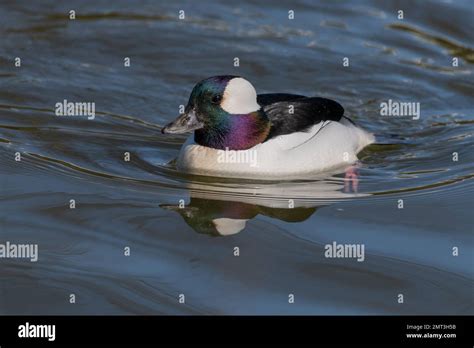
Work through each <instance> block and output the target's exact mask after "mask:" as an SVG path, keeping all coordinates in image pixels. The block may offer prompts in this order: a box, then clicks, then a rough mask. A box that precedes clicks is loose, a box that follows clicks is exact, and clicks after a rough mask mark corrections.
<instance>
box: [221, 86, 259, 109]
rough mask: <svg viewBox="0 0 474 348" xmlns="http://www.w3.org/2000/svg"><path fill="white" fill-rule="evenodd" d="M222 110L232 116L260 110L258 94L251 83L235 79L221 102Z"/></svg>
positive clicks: (227, 88) (227, 87) (225, 91)
mask: <svg viewBox="0 0 474 348" xmlns="http://www.w3.org/2000/svg"><path fill="white" fill-rule="evenodd" d="M221 108H222V109H224V110H225V111H227V112H228V113H230V114H248V113H250V112H254V111H257V110H258V109H260V105H258V104H257V92H256V91H255V88H254V87H253V86H252V84H251V83H250V82H248V81H247V80H245V79H243V78H241V77H235V78H233V79H232V80H230V81H229V83H227V86H226V88H225V90H224V95H223V98H222V101H221Z"/></svg>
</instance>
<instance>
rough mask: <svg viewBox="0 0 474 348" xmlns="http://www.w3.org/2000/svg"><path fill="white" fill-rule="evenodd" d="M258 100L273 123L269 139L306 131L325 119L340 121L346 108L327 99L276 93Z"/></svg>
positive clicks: (258, 97)
mask: <svg viewBox="0 0 474 348" xmlns="http://www.w3.org/2000/svg"><path fill="white" fill-rule="evenodd" d="M257 102H258V104H259V105H260V106H261V107H262V108H263V111H264V112H265V113H266V115H267V116H268V118H269V119H270V121H271V123H272V127H271V129H270V134H269V136H268V138H267V140H268V139H271V138H273V137H276V136H278V135H284V134H290V133H295V132H304V131H306V130H308V129H309V128H311V126H314V125H315V124H318V123H320V122H322V121H336V122H338V121H340V120H341V118H342V117H343V115H344V108H343V107H342V106H341V105H340V104H339V103H337V102H335V101H334V100H330V99H325V98H318V97H311V98H308V97H305V96H302V95H297V94H285V93H275V94H260V95H258V96H257ZM291 111H293V112H291Z"/></svg>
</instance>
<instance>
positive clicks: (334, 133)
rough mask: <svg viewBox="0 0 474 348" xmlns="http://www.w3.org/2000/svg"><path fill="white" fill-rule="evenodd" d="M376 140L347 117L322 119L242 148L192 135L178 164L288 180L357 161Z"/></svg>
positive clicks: (212, 171)
mask: <svg viewBox="0 0 474 348" xmlns="http://www.w3.org/2000/svg"><path fill="white" fill-rule="evenodd" d="M374 140H375V138H374V136H373V135H372V134H370V133H368V132H366V131H364V130H363V129H361V128H358V127H356V126H354V125H353V124H352V123H350V122H349V121H346V120H343V121H342V122H331V121H326V122H321V123H319V124H317V125H315V126H313V127H312V128H311V129H310V130H309V131H308V132H298V133H292V134H287V135H282V136H278V137H276V138H273V139H270V140H269V141H267V142H265V143H263V144H258V145H256V146H254V147H253V148H251V149H248V150H241V151H224V150H216V149H212V148H208V147H205V146H201V145H198V144H196V143H195V142H194V135H192V136H191V137H189V138H188V140H187V141H186V142H185V143H184V144H183V147H182V148H181V151H180V154H179V157H178V162H177V166H178V169H179V170H181V171H185V172H188V173H192V174H198V175H209V176H220V177H238V178H261V179H288V178H294V177H303V176H304V175H307V174H310V173H318V172H322V171H326V170H329V169H334V168H336V167H343V166H347V165H349V164H350V163H354V162H355V161H356V160H357V153H358V152H359V151H361V150H362V149H363V148H364V147H365V146H367V145H369V144H371V143H373V142H374Z"/></svg>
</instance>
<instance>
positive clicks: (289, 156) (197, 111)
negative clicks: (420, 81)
mask: <svg viewBox="0 0 474 348" xmlns="http://www.w3.org/2000/svg"><path fill="white" fill-rule="evenodd" d="M189 131H194V135H191V136H190V137H189V138H188V139H187V141H186V142H185V143H184V144H183V146H182V148H181V150H180V153H179V156H178V160H177V167H178V170H180V171H184V172H188V173H191V174H198V175H207V176H220V177H239V178H264V179H283V178H294V177H304V176H305V175H308V174H312V173H318V172H322V171H326V170H328V169H334V168H337V167H341V168H342V167H347V166H348V165H350V164H351V163H354V162H356V161H357V153H358V152H360V151H361V150H362V149H363V148H364V147H365V146H367V145H369V144H371V143H373V142H374V140H375V139H374V136H373V135H372V134H370V133H368V132H366V131H365V130H363V129H362V128H360V127H358V126H356V125H355V123H354V122H353V121H352V120H350V119H349V118H348V117H346V116H344V109H343V107H342V106H341V105H340V104H339V103H337V102H335V101H333V100H330V99H325V98H318V97H306V96H303V95H296V94H288V93H275V94H259V95H257V93H256V91H255V88H254V87H253V86H252V84H251V83H250V82H249V81H247V80H246V79H244V78H242V77H239V76H233V75H224V76H214V77H210V78H207V79H205V80H202V81H201V82H199V83H198V84H197V85H196V86H195V87H194V89H193V90H192V92H191V96H190V97H189V101H188V104H187V106H186V107H185V110H184V113H183V114H181V115H180V116H179V117H178V118H177V119H176V120H174V121H173V122H171V123H169V124H167V125H166V126H165V127H164V128H163V129H162V133H167V134H176V133H185V132H189Z"/></svg>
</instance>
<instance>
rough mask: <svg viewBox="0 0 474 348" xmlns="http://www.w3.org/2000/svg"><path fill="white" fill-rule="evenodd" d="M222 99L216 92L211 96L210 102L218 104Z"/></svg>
mask: <svg viewBox="0 0 474 348" xmlns="http://www.w3.org/2000/svg"><path fill="white" fill-rule="evenodd" d="M221 100H222V96H221V95H220V94H217V95H215V96H213V97H212V99H211V102H212V104H219V103H220V102H221Z"/></svg>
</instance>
